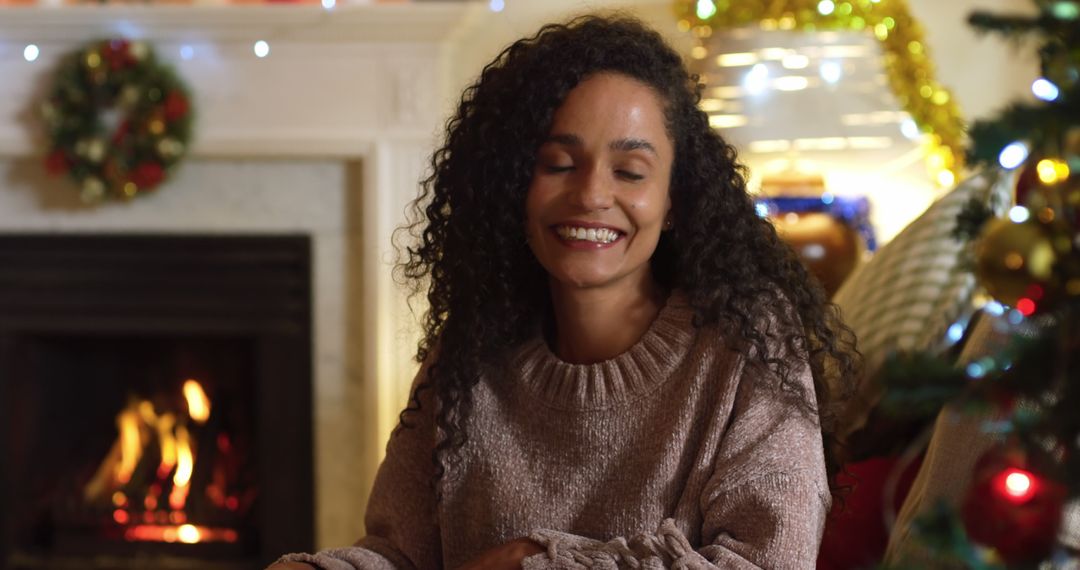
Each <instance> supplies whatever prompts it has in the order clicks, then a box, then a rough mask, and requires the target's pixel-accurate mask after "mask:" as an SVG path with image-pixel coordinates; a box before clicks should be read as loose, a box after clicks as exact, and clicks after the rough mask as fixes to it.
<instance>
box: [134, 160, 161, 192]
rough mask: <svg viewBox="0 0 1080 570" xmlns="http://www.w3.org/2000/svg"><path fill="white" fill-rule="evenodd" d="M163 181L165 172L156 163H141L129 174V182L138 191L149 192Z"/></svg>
mask: <svg viewBox="0 0 1080 570" xmlns="http://www.w3.org/2000/svg"><path fill="white" fill-rule="evenodd" d="M164 179H165V170H164V169H163V168H161V165H160V164H158V163H156V162H142V163H139V165H138V166H136V167H135V170H133V171H132V172H131V181H132V182H134V183H135V185H136V186H138V187H139V189H140V190H150V189H151V188H153V187H154V186H157V185H158V184H161V181H162V180H164Z"/></svg>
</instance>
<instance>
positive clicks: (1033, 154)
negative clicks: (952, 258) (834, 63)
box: [883, 0, 1080, 570]
mask: <svg viewBox="0 0 1080 570" xmlns="http://www.w3.org/2000/svg"><path fill="white" fill-rule="evenodd" d="M1032 4H1033V6H1034V8H1035V11H1034V13H1033V14H1030V15H1029V14H1024V15H995V14H991V13H986V12H975V13H974V14H972V15H971V17H970V18H969V22H970V23H971V24H972V25H973V26H974V27H975V28H976V29H977V30H978V31H981V32H993V33H997V34H1000V35H1002V36H1005V37H1006V38H1007V39H1009V40H1011V41H1014V42H1015V43H1016V45H1018V46H1025V45H1031V44H1032V43H1037V44H1038V53H1039V56H1040V60H1041V69H1042V74H1043V77H1042V78H1040V79H1039V80H1037V81H1035V83H1034V84H1033V85H1032V92H1033V94H1034V95H1035V96H1036V98H1037V99H1038V100H1037V101H1034V102H1020V103H1014V104H1012V105H1011V106H1009V107H1007V108H1006V109H1004V110H1003V111H1002V112H1000V113H999V114H998V115H997V116H996V117H994V118H993V119H990V120H981V121H978V122H976V123H975V125H974V126H973V127H972V129H971V138H972V146H971V148H970V149H969V151H968V159H969V162H970V163H972V164H975V165H979V166H989V167H992V168H999V169H1007V170H1012V171H1013V172H1014V173H1015V174H1016V178H1017V180H1018V181H1017V183H1016V185H1015V188H1016V196H1015V197H1016V199H1017V200H1018V202H1019V203H1018V204H1016V205H1011V207H1007V208H1001V209H1000V210H1002V211H1003V212H1004V215H1001V216H999V217H994V216H992V215H987V213H988V211H989V210H991V209H993V210H997V209H998V208H988V207H987V205H986V204H985V203H983V204H979V203H972V204H969V207H967V208H965V209H964V211H963V212H962V214H961V216H960V217H959V218H958V224H959V225H960V226H963V227H962V228H958V229H961V230H962V231H958V232H956V234H955V235H956V236H957V237H958V238H959V239H964V240H969V245H970V247H969V252H970V255H971V258H972V266H973V268H974V270H975V277H976V280H977V282H978V284H979V285H980V286H981V287H982V288H983V289H984V290H985V291H986V292H987V293H988V294H989V295H992V296H993V297H994V299H993V300H990V301H988V302H986V303H985V305H984V307H983V314H982V315H981V316H980V318H984V319H993V326H994V330H995V331H996V332H997V333H998V334H1000V335H1002V336H1003V337H1004V339H1005V343H1004V344H1005V346H1004V348H1003V349H1000V350H994V351H993V352H991V353H989V354H987V355H985V356H984V357H982V358H979V359H978V360H975V361H973V362H970V363H968V364H966V365H965V366H958V365H955V364H953V362H952V361H950V360H948V359H947V358H944V357H942V355H939V354H928V353H909V354H899V355H897V356H895V357H894V358H893V359H892V360H890V362H889V363H888V364H887V365H886V367H885V374H884V377H883V383H884V384H885V386H886V389H887V396H886V397H887V399H889V400H891V401H892V402H894V403H896V404H899V405H897V406H895V408H896V409H907V410H912V409H940V408H941V407H942V406H944V405H946V404H949V405H950V407H955V408H956V409H958V410H962V411H965V412H968V413H976V414H980V413H981V414H993V418H992V421H991V420H988V421H984V422H981V430H979V431H978V433H977V434H976V435H977V438H972V439H973V440H972V441H968V442H959V443H957V445H958V446H961V447H967V448H970V449H979V448H980V446H982V445H984V444H985V443H986V442H996V443H995V445H994V447H992V448H991V450H990V451H989V452H988V453H987V454H986V455H984V456H983V457H982V458H981V459H979V461H978V463H977V464H975V467H974V469H973V471H972V472H971V482H970V484H969V485H968V487H967V489H966V491H965V492H964V493H963V496H959V497H958V496H950V499H951V501H952V502H951V504H942V505H941V506H940V508H938V509H937V510H935V511H934V512H931V513H924V514H923V516H922V517H921V518H919V519H916V520H915V522H914V523H913V524H914V526H913V530H914V533H913V536H914V539H915V540H917V545H918V547H919V548H921V549H923V550H925V551H926V552H927V553H928V555H929V556H930V557H931V558H932V559H934V560H935V561H937V560H941V561H942V562H943V564H944V565H946V566H948V567H966V568H979V569H986V570H991V569H1002V568H1076V567H1077V565H1078V564H1080V559H1078V558H1077V542H1076V539H1077V537H1080V510H1078V509H1077V506H1078V503H1077V500H1078V499H1080V421H1078V420H1077V418H1078V416H1077V413H1076V410H1077V409H1080V175H1078V174H1077V169H1078V168H1080V1H1077V0H1032ZM1022 40H1028V41H1027V42H1024V41H1022ZM968 328H969V326H968V322H960V321H958V322H956V323H955V324H954V325H953V327H950V333H949V335H950V337H951V338H952V339H953V340H954V341H956V342H958V343H960V342H963V339H966V338H967V334H968V332H969V331H968ZM954 329H955V330H954ZM954 404H955V406H954ZM1069 513H1071V514H1069ZM904 552H906V553H909V554H912V555H915V552H914V550H913V549H909V550H905V551H904ZM898 558H899V559H896V560H891V561H890V563H892V564H894V565H895V566H894V567H895V568H910V567H918V566H919V565H918V564H917V563H916V564H915V565H914V566H912V564H913V563H914V561H913V560H908V559H905V558H903V556H899V557H898Z"/></svg>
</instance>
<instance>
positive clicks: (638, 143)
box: [544, 133, 660, 156]
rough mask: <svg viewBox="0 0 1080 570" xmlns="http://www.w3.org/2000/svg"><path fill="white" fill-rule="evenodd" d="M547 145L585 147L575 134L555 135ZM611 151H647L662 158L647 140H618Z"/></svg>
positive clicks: (612, 145) (614, 142)
mask: <svg viewBox="0 0 1080 570" xmlns="http://www.w3.org/2000/svg"><path fill="white" fill-rule="evenodd" d="M544 142H545V143H556V144H561V145H564V146H572V147H580V146H584V145H585V143H584V141H582V140H581V137H579V136H577V135H574V134H568V133H567V134H555V135H551V136H550V137H548V138H547V140H545V141H544ZM608 148H610V149H611V150H617V151H622V152H630V151H633V150H647V151H649V152H651V153H653V154H654V155H656V156H660V153H658V152H656V147H654V146H653V145H652V143H650V142H649V141H647V140H645V139H618V140H614V141H611V144H609V145H608Z"/></svg>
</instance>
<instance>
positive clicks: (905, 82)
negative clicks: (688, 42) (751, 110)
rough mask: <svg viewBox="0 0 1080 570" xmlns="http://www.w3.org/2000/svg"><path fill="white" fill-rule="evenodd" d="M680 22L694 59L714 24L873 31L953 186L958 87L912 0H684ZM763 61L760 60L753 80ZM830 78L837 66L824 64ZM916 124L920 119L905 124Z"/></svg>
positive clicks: (935, 163)
mask: <svg viewBox="0 0 1080 570" xmlns="http://www.w3.org/2000/svg"><path fill="white" fill-rule="evenodd" d="M675 12H676V15H677V17H678V18H679V21H678V26H679V29H680V30H683V31H686V32H689V33H691V34H692V35H693V37H695V38H696V39H697V42H698V43H697V45H696V46H694V48H693V49H692V50H691V53H690V56H691V57H692V58H693V59H697V60H702V59H706V58H708V57H710V56H717V55H719V54H710V53H709V46H708V41H707V39H708V38H709V37H711V36H712V35H713V33H714V32H716V31H720V30H731V29H737V28H753V27H757V28H759V29H761V30H765V31H775V30H784V31H788V30H790V31H797V30H801V31H805V32H817V31H854V32H867V33H870V34H872V35H873V36H874V37H875V38H876V40H877V41H878V42H879V43H880V45H881V47H882V51H883V52H884V67H885V75H886V77H887V81H888V84H889V86H890V87H891V89H892V92H893V93H894V94H895V96H896V99H897V101H898V103H899V104H900V106H901V108H902V109H903V110H904V111H905V112H906V113H907V114H909V115H910V117H911V119H912V120H913V122H914V130H915V133H910V132H905V134H909V135H910V134H919V135H921V138H922V141H923V144H924V145H925V153H924V154H925V157H926V158H925V164H926V168H927V170H928V173H929V174H930V176H931V178H932V179H933V180H934V181H936V182H937V183H938V184H939V185H941V186H943V187H951V186H952V185H953V184H954V183H955V182H956V181H957V180H958V177H959V175H960V173H961V172H962V171H963V167H964V153H963V145H964V124H963V120H962V118H961V114H960V110H959V107H958V105H957V103H956V101H955V99H954V98H953V96H952V93H951V92H950V91H949V90H948V89H947V88H945V87H944V86H943V85H941V84H940V83H939V82H938V81H937V79H936V78H935V69H934V65H933V62H932V61H931V59H930V54H929V50H928V49H927V47H926V44H925V42H924V40H923V33H922V29H921V27H920V26H919V24H918V22H917V21H915V19H914V18H913V17H912V16H911V12H910V10H909V9H908V7H907V4H906V2H905V1H904V0H849V1H834V0H677V1H676V4H675ZM754 73H757V74H759V75H760V73H761V72H760V69H759V68H754V67H752V68H751V69H750V72H749V74H748V77H747V81H746V83H748V84H751V85H752V84H754V83H755V80H758V82H760V77H751V76H750V75H752V74H754ZM822 74H823V78H824V79H825V80H826V81H827V82H828V81H829V80H830V78H834V76H835V75H836V70H835V69H832V68H829V69H824V68H823V69H822ZM903 127H904V128H905V130H906V131H911V130H912V126H910V125H906V126H903Z"/></svg>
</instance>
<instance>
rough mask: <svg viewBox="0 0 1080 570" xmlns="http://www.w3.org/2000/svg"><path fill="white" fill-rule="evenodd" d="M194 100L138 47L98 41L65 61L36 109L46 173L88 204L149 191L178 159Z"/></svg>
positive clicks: (147, 49)
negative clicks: (62, 179)
mask: <svg viewBox="0 0 1080 570" xmlns="http://www.w3.org/2000/svg"><path fill="white" fill-rule="evenodd" d="M190 101H191V97H190V95H189V91H188V89H187V88H186V87H185V86H184V84H183V83H182V81H181V80H180V78H179V77H177V75H176V74H175V73H174V72H173V70H172V69H170V68H169V67H166V66H164V65H162V64H161V63H160V62H158V60H157V59H156V58H155V56H154V52H153V50H152V49H151V48H150V46H149V45H148V44H146V43H144V42H141V41H127V40H118V39H113V40H102V41H95V42H92V43H90V44H88V45H87V46H86V47H84V48H83V49H81V50H78V51H76V52H73V53H71V54H68V55H67V56H65V57H64V58H63V59H62V60H61V62H60V65H59V69H58V70H57V72H56V75H55V77H54V81H53V85H52V87H51V90H50V94H49V96H48V98H47V99H46V100H45V101H44V102H43V103H42V105H41V116H42V118H43V119H44V121H45V126H46V131H47V138H48V157H47V158H46V160H45V166H46V169H47V170H48V171H49V172H50V173H52V174H65V173H66V174H68V175H70V176H71V178H72V179H74V180H75V182H76V184H78V186H79V188H80V189H81V191H82V199H83V200H84V201H86V202H91V203H92V202H98V201H101V200H102V199H105V198H107V197H114V198H125V199H131V198H134V197H136V196H139V195H141V194H145V193H147V192H150V191H153V190H154V189H155V188H157V187H158V186H159V185H160V184H161V183H162V182H164V181H165V179H166V177H167V175H168V172H169V171H170V170H171V169H172V168H173V167H174V166H176V165H177V164H178V163H179V162H180V160H181V159H182V158H183V156H184V153H185V152H186V151H187V148H188V141H189V139H190V136H191V120H192V110H191V103H190Z"/></svg>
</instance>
